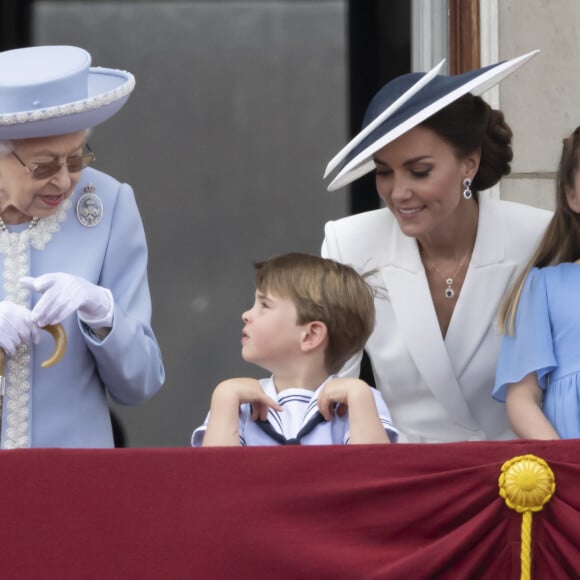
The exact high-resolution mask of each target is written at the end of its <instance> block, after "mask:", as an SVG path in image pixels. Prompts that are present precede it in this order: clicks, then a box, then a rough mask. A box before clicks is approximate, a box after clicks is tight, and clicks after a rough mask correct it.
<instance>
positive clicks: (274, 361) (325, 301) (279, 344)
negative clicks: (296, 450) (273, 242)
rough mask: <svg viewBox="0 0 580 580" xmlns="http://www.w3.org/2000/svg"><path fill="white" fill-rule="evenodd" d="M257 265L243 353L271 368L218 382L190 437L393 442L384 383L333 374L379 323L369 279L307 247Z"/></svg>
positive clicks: (223, 441)
mask: <svg viewBox="0 0 580 580" xmlns="http://www.w3.org/2000/svg"><path fill="white" fill-rule="evenodd" d="M255 268H256V278H257V279H256V294H255V302H254V305H253V306H252V308H251V309H250V310H248V311H246V312H244V313H243V314H242V320H243V321H244V323H245V326H244V328H243V331H242V357H243V359H244V360H245V361H247V362H251V363H254V364H256V365H258V366H260V367H262V368H264V369H266V370H267V371H269V372H270V373H272V376H271V377H270V378H268V379H262V380H260V381H257V380H256V379H250V378H238V379H229V380H226V381H223V382H222V383H220V384H219V385H218V386H217V387H216V388H215V390H214V392H213V395H212V398H211V406H210V412H209V414H208V417H207V418H206V421H205V423H204V425H203V426H201V427H199V428H197V429H196V430H195V431H194V433H193V436H192V445H193V446H194V447H198V446H201V445H203V446H219V445H287V444H302V445H332V444H341V443H389V440H390V441H393V442H395V441H396V440H397V437H398V432H397V430H396V429H395V428H394V427H393V424H392V422H391V417H390V414H389V411H388V409H387V407H386V405H385V403H384V401H383V400H382V398H381V396H380V394H379V393H378V391H376V390H375V389H372V388H371V387H369V386H368V385H367V384H366V383H365V382H363V381H361V380H358V379H351V378H334V377H333V373H336V372H338V370H339V369H340V368H341V367H342V365H343V364H344V363H345V362H346V361H347V359H348V358H349V357H351V356H352V355H353V354H355V353H356V352H357V351H359V350H361V349H362V348H363V346H364V344H365V342H366V340H367V338H368V336H369V335H370V333H371V331H372V330H373V326H374V321H375V310H374V303H373V293H372V290H371V289H370V287H369V286H368V284H367V283H366V282H365V281H364V280H363V278H362V277H361V276H359V274H357V273H356V272H355V270H354V269H353V268H351V267H349V266H345V265H343V264H339V263H338V262H335V261H333V260H328V259H324V258H319V257H316V256H310V255H306V254H297V253H294V254H286V255H283V256H278V257H276V258H272V259H270V260H267V261H265V262H260V263H257V264H255Z"/></svg>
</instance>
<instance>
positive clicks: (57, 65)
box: [0, 46, 135, 139]
mask: <svg viewBox="0 0 580 580" xmlns="http://www.w3.org/2000/svg"><path fill="white" fill-rule="evenodd" d="M134 87H135V78H134V77H133V75H132V74H131V73H129V72H126V71H122V70H116V69H109V68H101V67H91V55H90V54H89V53H88V52H87V51H86V50H83V49H82V48H78V47H76V46H32V47H27V48H18V49H15V50H7V51H4V52H0V139H28V138H33V137H48V136H51V135H65V134H67V133H74V132H76V131H83V130H85V129H89V128H91V127H95V126H96V125H99V124H100V123H102V122H103V121H106V120H107V119H109V118H110V117H112V116H113V115H114V114H115V113H117V112H118V111H119V109H121V107H122V106H123V105H124V104H125V103H126V102H127V99H128V98H129V95H130V93H131V91H132V90H133V88H134Z"/></svg>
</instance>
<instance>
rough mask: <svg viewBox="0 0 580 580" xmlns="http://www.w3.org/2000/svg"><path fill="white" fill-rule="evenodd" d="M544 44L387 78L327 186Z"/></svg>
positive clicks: (359, 171) (347, 179)
mask: <svg viewBox="0 0 580 580" xmlns="http://www.w3.org/2000/svg"><path fill="white" fill-rule="evenodd" d="M539 52H540V51H539V50H534V51H532V52H529V53H527V54H524V55H522V56H519V57H517V58H514V59H511V60H507V61H503V62H500V63H497V64H493V65H490V66H487V67H483V68H480V69H477V70H474V71H470V72H466V73H462V74H459V75H453V76H448V75H439V74H438V72H439V70H440V69H441V67H442V66H443V63H444V62H445V61H442V62H440V63H439V64H438V65H437V66H436V67H435V68H433V69H432V70H431V71H429V72H428V73H409V74H406V75H402V76H400V77H397V78H396V79H394V80H392V81H390V82H389V83H387V84H386V85H385V86H384V87H383V88H382V89H381V90H380V91H379V92H378V93H377V94H376V95H375V96H374V97H373V99H372V101H371V102H370V104H369V106H368V108H367V111H366V114H365V118H364V121H363V129H362V131H361V132H360V133H359V134H358V135H357V136H356V137H354V138H353V139H352V140H351V141H350V143H348V144H347V145H346V146H345V147H344V148H343V149H342V150H341V151H339V152H338V154H337V155H335V156H334V157H333V158H332V159H331V160H330V162H329V163H328V165H327V166H326V171H325V173H324V177H325V178H326V177H327V176H328V175H329V174H330V173H332V172H333V171H334V170H335V169H337V168H338V167H340V170H339V172H338V173H337V175H336V177H334V179H333V180H332V181H331V182H330V184H329V185H328V188H327V189H328V191H334V190H336V189H339V188H340V187H343V186H345V185H347V184H349V183H351V182H352V181H354V180H356V179H358V178H359V177H361V176H363V175H365V174H366V173H368V172H369V171H372V170H373V169H374V168H375V163H374V161H373V155H374V154H375V153H376V152H377V151H380V150H381V149H382V148H383V147H384V146H385V145H388V144H389V143H391V141H394V140H395V139H397V138H398V137H400V136H401V135H403V134H404V133H406V132H407V131H409V130H410V129H412V128H413V127H416V126H417V125H419V124H420V123H422V122H423V121H424V120H425V119H427V118H429V117H431V116H432V115H434V114H435V113H437V112H438V111H440V110H441V109H443V108H445V107H446V106H447V105H450V104H451V103H452V102H453V101H456V100H457V99H459V98H460V97H462V96H463V95H465V94H467V93H472V94H474V95H480V94H482V93H484V92H485V91H487V90H488V89H490V88H491V87H492V86H494V85H495V84H497V83H498V82H499V81H501V80H502V79H504V78H505V77H507V76H508V75H509V74H511V73H512V72H514V71H515V70H516V69H518V68H519V67H520V66H522V65H523V64H524V63H525V62H527V61H528V60H530V59H531V58H532V57H533V56H535V55H536V54H538V53H539Z"/></svg>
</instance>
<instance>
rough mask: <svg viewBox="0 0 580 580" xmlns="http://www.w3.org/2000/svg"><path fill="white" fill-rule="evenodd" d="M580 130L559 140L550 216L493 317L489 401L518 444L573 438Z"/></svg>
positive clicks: (579, 294)
mask: <svg viewBox="0 0 580 580" xmlns="http://www.w3.org/2000/svg"><path fill="white" fill-rule="evenodd" d="M579 170H580V127H578V128H576V130H575V131H574V132H573V133H572V134H571V135H570V136H569V137H567V138H566V139H564V143H563V148H562V156H561V159H560V165H559V168H558V175H557V181H556V210H555V212H554V215H553V217H552V220H551V222H550V225H549V226H548V229H547V230H546V233H545V234H544V237H543V238H542V240H541V242H540V244H539V246H538V248H537V250H536V252H535V254H534V255H533V256H532V258H531V260H530V262H529V264H528V266H527V268H526V270H524V272H523V274H522V276H521V278H520V279H519V280H518V282H517V283H516V285H515V286H514V288H513V290H512V292H511V294H510V295H509V296H508V297H507V299H506V301H505V302H504V304H503V305H502V309H501V310H500V319H499V322H500V329H501V330H502V331H504V333H505V336H504V338H503V341H502V345H501V350H500V355H499V359H498V366H497V373H496V383H495V388H494V391H493V396H494V398H495V399H497V400H498V401H505V402H506V404H507V413H508V418H509V421H510V424H511V427H512V429H513V431H514V432H515V433H516V435H518V436H519V437H521V438H523V439H570V438H576V437H580V308H578V303H579V298H580V265H579V264H578V263H577V262H578V261H579V259H580V171H579Z"/></svg>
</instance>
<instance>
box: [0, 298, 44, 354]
mask: <svg viewBox="0 0 580 580" xmlns="http://www.w3.org/2000/svg"><path fill="white" fill-rule="evenodd" d="M38 339H39V328H38V326H37V325H36V323H35V322H34V321H33V320H32V312H30V310H28V308H26V307H24V306H20V304H14V303H13V302H9V301H8V300H2V301H1V302H0V347H2V348H3V349H4V351H5V352H6V354H8V355H10V356H12V355H13V354H14V352H15V351H16V347H17V346H18V345H20V344H24V343H26V344H30V343H31V342H34V343H38Z"/></svg>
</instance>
